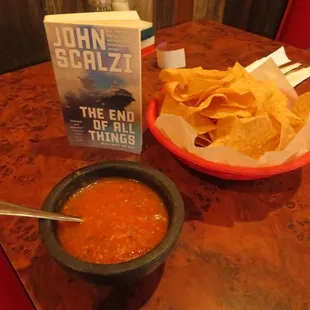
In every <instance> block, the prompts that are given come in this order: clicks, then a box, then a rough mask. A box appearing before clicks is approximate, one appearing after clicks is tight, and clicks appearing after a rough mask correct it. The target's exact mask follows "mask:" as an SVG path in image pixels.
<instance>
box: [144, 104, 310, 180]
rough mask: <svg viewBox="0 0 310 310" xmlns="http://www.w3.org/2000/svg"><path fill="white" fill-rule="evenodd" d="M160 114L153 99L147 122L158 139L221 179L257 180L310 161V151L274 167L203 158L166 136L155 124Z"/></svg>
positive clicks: (180, 156) (201, 168)
mask: <svg viewBox="0 0 310 310" xmlns="http://www.w3.org/2000/svg"><path fill="white" fill-rule="evenodd" d="M158 115H159V104H158V101H157V100H156V99H152V100H151V101H150V103H149V107H148V110H147V115H146V119H147V123H148V126H149V128H150V130H151V132H152V134H153V135H154V137H155V138H156V139H157V141H158V142H159V143H161V144H162V145H163V146H164V147H165V148H166V149H167V150H169V151H170V152H171V153H172V154H174V155H175V156H176V157H178V158H179V160H181V161H182V162H183V163H185V164H186V165H188V166H189V167H191V168H193V169H195V170H197V171H200V172H203V173H206V174H210V175H213V176H215V177H218V178H221V179H228V180H257V179H263V178H268V177H271V176H274V175H277V174H281V173H285V172H288V171H292V170H295V169H298V168H300V167H302V166H304V165H306V164H308V163H309V162H310V152H308V153H306V154H304V155H302V156H300V157H298V158H297V159H295V160H293V161H291V162H287V163H284V164H282V165H277V166H272V167H259V168H252V167H237V166H229V165H224V164H218V163H214V162H211V161H208V160H205V159H202V158H200V157H198V156H196V155H193V154H191V153H188V152H187V151H185V150H182V149H180V148H178V147H177V146H176V145H175V144H173V143H172V142H171V141H170V140H169V139H168V138H166V137H165V136H164V135H163V134H162V133H161V131H160V130H159V129H157V127H156V126H155V121H156V119H157V117H158Z"/></svg>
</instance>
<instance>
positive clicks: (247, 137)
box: [160, 63, 310, 158]
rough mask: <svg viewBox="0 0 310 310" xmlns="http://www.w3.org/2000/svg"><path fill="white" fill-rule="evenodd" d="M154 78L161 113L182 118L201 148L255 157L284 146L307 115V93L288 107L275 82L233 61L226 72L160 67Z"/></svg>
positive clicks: (309, 96) (309, 111)
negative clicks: (160, 91) (160, 86)
mask: <svg viewBox="0 0 310 310" xmlns="http://www.w3.org/2000/svg"><path fill="white" fill-rule="evenodd" d="M160 79H161V80H162V81H163V82H164V83H165V88H166V94H165V97H164V98H162V97H163V95H161V101H162V102H163V107H162V110H161V113H167V114H174V115H177V116H180V117H182V118H183V119H184V120H186V121H187V122H188V123H189V124H190V125H191V126H192V127H193V128H194V130H195V131H196V132H197V138H196V140H195V143H196V145H199V146H201V147H216V146H228V147H232V148H234V149H235V150H237V151H239V152H241V153H243V154H245V155H247V156H250V157H252V158H259V157H260V156H262V155H263V154H264V153H265V152H269V151H276V150H278V151H281V150H283V149H285V148H286V147H287V145H288V144H289V143H290V142H291V141H292V140H293V139H294V137H295V136H296V133H298V132H299V130H300V129H301V128H302V127H303V126H304V124H305V123H306V122H307V120H308V117H309V115H310V93H307V94H304V95H303V96H300V98H299V99H298V100H297V101H296V102H295V104H294V105H293V108H292V110H290V109H289V107H288V98H287V96H286V95H285V94H284V93H283V92H282V91H281V90H280V89H279V88H278V87H277V85H276V83H275V82H273V81H258V80H256V79H255V78H254V77H253V76H252V75H251V74H250V73H248V72H247V71H246V70H245V69H244V68H243V67H242V66H241V65H240V64H239V63H236V64H235V65H234V67H232V68H228V69H227V70H226V71H218V70H203V69H202V68H201V67H198V68H194V69H165V70H162V72H161V74H160Z"/></svg>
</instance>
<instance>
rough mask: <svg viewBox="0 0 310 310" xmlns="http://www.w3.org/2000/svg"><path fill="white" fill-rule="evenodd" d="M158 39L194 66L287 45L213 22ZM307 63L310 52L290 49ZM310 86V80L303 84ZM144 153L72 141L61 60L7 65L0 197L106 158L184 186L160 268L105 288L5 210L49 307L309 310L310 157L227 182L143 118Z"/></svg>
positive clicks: (41, 301) (7, 227) (219, 64)
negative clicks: (180, 156) (171, 146)
mask: <svg viewBox="0 0 310 310" xmlns="http://www.w3.org/2000/svg"><path fill="white" fill-rule="evenodd" d="M157 41H158V42H162V41H168V42H170V44H171V46H172V47H176V48H177V47H185V50H186V57H187V64H188V66H189V67H194V66H203V67H204V68H207V69H225V68H226V67H227V66H229V65H233V64H234V62H235V61H239V62H240V63H241V64H242V65H248V64H250V63H251V62H252V61H254V60H256V59H258V58H260V57H262V56H266V55H267V54H269V53H270V52H272V51H274V50H275V49H277V48H278V47H279V46H280V44H279V43H277V42H274V41H270V40H267V39H264V38H261V37H259V36H256V35H253V34H249V33H245V32H242V31H239V30H236V29H233V28H229V27H226V26H223V25H220V24H217V23H214V22H208V21H204V22H191V23H186V24H183V25H180V26H176V27H173V28H168V29H164V30H160V31H158V33H157ZM287 51H288V54H289V57H290V58H291V59H292V60H296V61H297V60H298V61H303V62H305V63H308V64H310V53H309V52H307V51H303V50H299V49H295V48H292V47H288V48H287ZM158 73H159V69H158V68H157V65H156V59H155V55H154V54H153V55H150V56H147V57H146V58H145V59H144V60H143V100H144V104H145V107H146V106H147V103H148V100H149V99H150V98H151V96H152V95H153V94H154V92H155V91H156V90H158V89H160V87H161V85H160V84H159V82H158ZM297 90H298V92H299V93H303V92H305V91H310V82H309V81H307V82H304V83H303V84H302V85H300V86H299V87H298V88H297ZM144 128H145V131H144V147H143V153H142V155H141V156H136V155H130V154H127V153H121V152H113V151H107V150H102V149H87V148H78V147H71V146H69V145H68V142H67V138H66V136H65V130H64V123H63V119H62V115H61V109H60V104H59V99H58V95H57V90H56V86H55V80H54V75H53V70H52V66H51V64H50V63H43V64H40V65H37V66H32V67H29V68H26V69H23V70H20V71H16V72H12V73H7V74H5V75H2V76H0V183H1V185H0V199H1V200H6V201H10V202H12V203H16V204H21V205H25V206H29V207H33V208H40V207H41V204H42V202H43V200H44V198H45V196H46V195H47V193H48V192H49V190H50V189H51V188H52V187H53V186H54V185H55V184H56V183H57V182H58V181H59V180H60V179H61V178H63V177H64V176H66V175H67V174H69V173H70V172H72V171H73V170H75V169H77V168H79V167H82V166H85V165H88V164H91V163H95V162H100V161H104V160H109V159H123V160H135V161H141V162H144V163H147V164H149V165H151V166H153V167H155V168H157V169H159V170H161V171H163V172H164V173H165V174H166V175H168V176H169V177H170V178H171V179H172V180H173V181H174V182H175V183H176V185H177V186H178V188H179V189H180V191H181V192H182V194H183V197H184V201H185V207H186V221H185V224H184V228H183V231H182V234H181V237H180V239H179V241H178V243H177V247H176V248H175V250H174V251H173V253H172V254H171V255H170V256H169V257H168V259H167V261H166V263H165V264H164V265H163V266H162V267H161V268H159V269H158V270H157V271H156V272H155V273H154V274H151V275H149V276H148V277H146V278H145V279H141V280H139V281H138V282H137V283H135V284H133V285H132V286H131V287H120V288H111V287H104V286H102V287H99V286H98V287H97V286H94V285H91V284H89V283H87V282H85V281H83V280H81V279H79V278H76V277H75V276H73V275H72V274H69V273H68V272H67V271H65V270H63V269H62V268H61V267H60V266H58V265H57V264H56V263H55V262H54V261H53V259H52V258H51V257H50V256H49V254H48V253H47V252H46V250H45V249H44V248H43V246H42V244H41V241H40V236H39V234H38V225H37V221H36V220H32V219H24V218H13V217H1V218H0V242H1V244H2V246H3V248H4V249H5V251H6V253H7V254H8V256H9V258H10V260H11V262H12V263H13V265H14V267H15V269H16V270H17V272H18V275H19V276H20V278H21V280H22V282H23V284H24V285H25V287H26V289H27V291H28V292H29V294H30V296H31V298H32V300H33V302H34V304H35V305H36V307H37V308H38V309H40V310H72V309H74V310H92V309H94V310H100V309H104V310H110V309H112V310H117V309H128V310H136V309H140V308H142V309H149V310H151V309H152V310H153V309H154V310H161V309H163V310H189V309H190V310H194V309H195V310H217V309H225V310H243V309H244V310H271V309H277V310H282V309H283V310H284V309H285V310H306V309H310V268H309V267H310V166H306V167H304V168H302V169H299V170H296V171H294V172H291V173H287V174H284V175H279V176H276V177H273V178H271V179H267V180H260V181H251V182H236V181H223V180H218V179H215V178H212V177H210V176H207V175H202V174H199V173H197V172H194V171H192V170H190V169H188V168H187V167H186V166H184V165H182V164H181V163H180V162H179V161H177V160H176V159H175V158H174V157H173V156H172V155H171V154H169V153H168V152H167V151H166V150H165V149H164V148H163V147H162V146H161V145H159V144H158V143H157V141H156V140H155V139H154V138H153V137H152V135H151V134H150V132H149V131H148V130H147V128H146V126H145V127H144Z"/></svg>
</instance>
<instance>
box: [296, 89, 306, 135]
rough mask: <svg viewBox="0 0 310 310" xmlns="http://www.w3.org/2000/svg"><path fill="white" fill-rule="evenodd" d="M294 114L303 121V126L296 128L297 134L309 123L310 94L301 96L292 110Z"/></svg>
mask: <svg viewBox="0 0 310 310" xmlns="http://www.w3.org/2000/svg"><path fill="white" fill-rule="evenodd" d="M292 112H293V113H294V114H295V115H296V116H298V117H299V118H300V119H301V120H302V124H300V125H299V126H295V130H296V132H299V131H300V129H301V128H302V127H303V125H304V124H305V123H306V122H307V121H308V118H309V114H310V93H305V94H303V95H301V96H300V97H299V98H298V100H297V101H296V103H295V105H294V106H293V108H292Z"/></svg>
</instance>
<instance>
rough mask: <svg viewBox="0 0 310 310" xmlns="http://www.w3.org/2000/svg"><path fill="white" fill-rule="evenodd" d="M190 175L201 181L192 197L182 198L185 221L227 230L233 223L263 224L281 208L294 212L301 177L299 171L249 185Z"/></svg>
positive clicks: (300, 171)
mask: <svg viewBox="0 0 310 310" xmlns="http://www.w3.org/2000/svg"><path fill="white" fill-rule="evenodd" d="M183 167H186V166H184V165H183ZM186 169H189V168H188V167H186ZM190 173H191V174H192V175H193V176H195V177H198V178H199V179H200V185H199V187H198V188H197V192H196V193H195V195H193V196H192V197H189V196H183V199H184V202H185V206H186V220H187V221H192V220H199V221H202V222H205V223H208V224H212V225H218V226H227V227H230V226H233V225H234V222H251V221H262V220H264V219H265V218H266V217H267V216H268V214H269V213H270V212H274V211H275V210H277V209H280V208H283V207H284V208H289V209H292V208H294V205H295V203H294V202H293V201H292V198H293V197H294V195H295V193H296V192H297V191H298V189H299V187H300V184H301V177H302V169H297V170H295V171H291V172H287V173H285V174H281V175H277V176H274V177H271V178H267V179H261V180H252V181H234V180H222V179H218V178H215V177H212V176H209V175H206V174H202V173H199V172H196V171H194V170H190Z"/></svg>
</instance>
